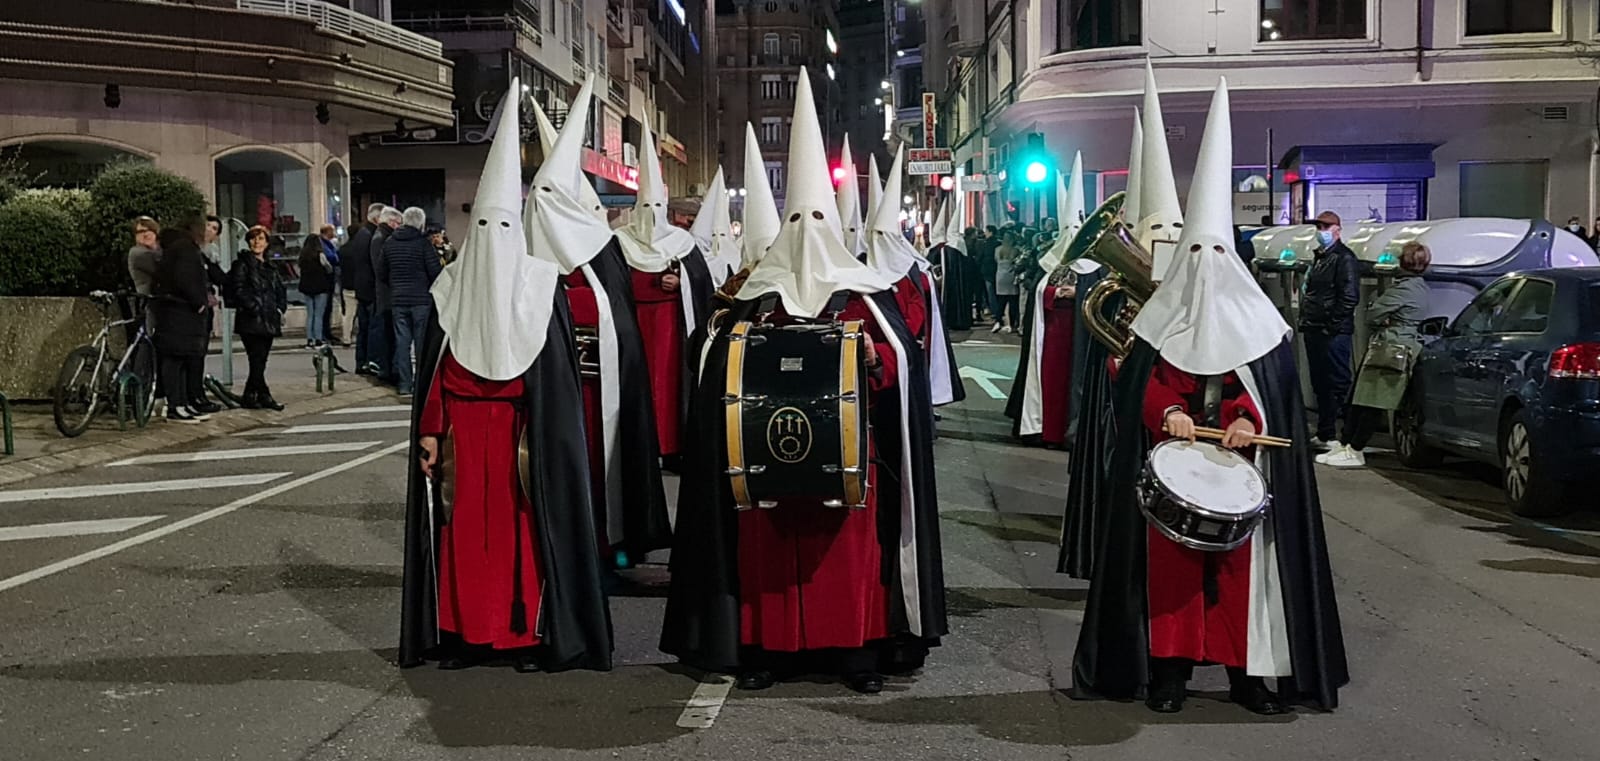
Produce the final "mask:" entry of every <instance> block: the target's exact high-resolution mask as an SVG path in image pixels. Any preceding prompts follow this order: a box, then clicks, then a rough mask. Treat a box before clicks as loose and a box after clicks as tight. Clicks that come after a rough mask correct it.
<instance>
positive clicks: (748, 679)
mask: <svg viewBox="0 0 1600 761" xmlns="http://www.w3.org/2000/svg"><path fill="white" fill-rule="evenodd" d="M777 683H778V679H777V677H774V676H773V675H772V672H771V671H745V672H742V673H740V674H739V679H738V680H737V681H735V682H734V683H733V686H735V687H738V688H739V689H741V690H748V691H751V692H754V691H756V690H765V689H767V688H768V687H771V686H772V685H774V684H777Z"/></svg>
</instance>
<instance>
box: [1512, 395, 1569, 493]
mask: <svg viewBox="0 0 1600 761" xmlns="http://www.w3.org/2000/svg"><path fill="white" fill-rule="evenodd" d="M1500 457H1501V468H1500V471H1501V475H1500V483H1501V486H1502V487H1504V488H1505V491H1506V504H1508V505H1509V506H1510V507H1511V512H1512V513H1513V514H1515V515H1520V516H1522V517H1524V518H1547V517H1550V516H1555V515H1560V514H1562V513H1564V512H1566V504H1565V502H1564V500H1562V498H1561V492H1562V487H1561V484H1560V483H1555V482H1552V481H1551V480H1550V479H1549V478H1547V477H1545V475H1544V472H1543V470H1542V469H1540V468H1539V466H1538V461H1537V460H1536V459H1535V458H1534V454H1533V439H1532V438H1531V437H1530V436H1529V435H1528V424H1527V420H1526V418H1525V417H1524V416H1523V413H1522V411H1521V410H1518V411H1516V412H1515V413H1513V414H1512V415H1511V419H1510V420H1508V421H1506V424H1505V427H1504V429H1503V430H1502V431H1501V432H1500Z"/></svg>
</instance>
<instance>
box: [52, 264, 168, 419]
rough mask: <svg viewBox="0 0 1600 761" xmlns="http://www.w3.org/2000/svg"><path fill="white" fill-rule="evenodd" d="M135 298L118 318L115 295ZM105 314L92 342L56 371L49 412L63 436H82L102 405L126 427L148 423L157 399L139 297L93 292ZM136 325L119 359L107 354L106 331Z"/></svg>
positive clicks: (151, 352) (153, 355)
mask: <svg viewBox="0 0 1600 761" xmlns="http://www.w3.org/2000/svg"><path fill="white" fill-rule="evenodd" d="M126 297H133V298H134V299H135V305H134V310H133V311H134V313H135V314H134V316H133V317H130V318H127V319H118V318H116V317H114V316H113V315H112V308H113V307H115V306H116V305H117V304H118V302H119V299H122V298H126ZM89 298H91V299H94V301H95V303H96V304H97V305H99V306H100V309H101V311H102V312H103V313H104V314H105V321H104V324H103V325H101V327H100V332H99V333H98V334H96V335H95V338H94V342H93V343H91V344H88V345H85V346H79V347H77V348H76V349H73V350H72V351H70V352H68V353H67V358H66V360H65V361H63V362H62V363H61V371H60V372H59V373H57V375H56V387H55V399H54V405H53V406H54V412H55V420H56V430H58V431H60V432H61V435H63V436H66V437H67V438H75V437H78V436H81V435H83V432H84V431H87V430H89V426H90V425H91V424H92V423H94V419H95V416H96V415H99V414H100V412H101V410H102V409H104V408H106V407H108V406H114V407H115V408H116V412H117V425H118V427H119V428H122V429H123V430H126V429H127V425H128V423H129V422H130V421H131V422H133V423H134V424H135V425H137V426H138V427H140V428H143V427H145V426H146V425H148V424H149V422H150V414H151V411H152V410H154V409H155V401H156V351H155V344H153V343H151V341H150V333H149V331H148V330H147V329H146V328H145V320H144V297H142V296H137V295H135V294H129V293H125V292H119V293H111V292H108V291H93V292H91V293H90V294H89ZM133 324H137V325H138V326H139V327H138V330H137V331H136V332H135V335H134V338H133V340H132V341H130V342H129V343H128V348H127V350H126V351H124V352H123V353H122V356H121V358H120V359H119V360H116V361H115V362H114V361H113V357H111V356H110V350H111V346H110V343H111V331H112V329H113V328H122V327H125V326H127V325H133Z"/></svg>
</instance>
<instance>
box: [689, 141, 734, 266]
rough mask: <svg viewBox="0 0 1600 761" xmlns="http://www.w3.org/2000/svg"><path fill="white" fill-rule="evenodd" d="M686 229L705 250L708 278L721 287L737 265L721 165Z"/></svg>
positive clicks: (726, 186) (703, 250) (726, 191)
mask: <svg viewBox="0 0 1600 761" xmlns="http://www.w3.org/2000/svg"><path fill="white" fill-rule="evenodd" d="M689 232H690V234H692V235H693V236H694V238H695V245H697V246H700V250H701V251H702V252H703V253H704V254H705V257H706V267H708V268H709V269H710V270H711V279H712V280H714V281H716V285H717V286H718V287H719V288H720V287H721V286H722V283H723V281H724V280H726V279H727V276H728V274H729V273H730V272H733V271H735V270H738V269H739V259H740V255H739V244H738V243H737V242H736V241H734V239H733V213H732V211H731V210H730V209H729V208H728V182H727V180H726V179H725V178H724V177H723V174H722V167H720V166H719V167H717V174H716V176H715V177H713V178H711V186H710V188H708V189H707V190H706V197H705V200H704V201H703V202H701V204H700V216H698V217H695V219H694V228H693V229H691V230H690V231H689ZM702 236H703V237H702Z"/></svg>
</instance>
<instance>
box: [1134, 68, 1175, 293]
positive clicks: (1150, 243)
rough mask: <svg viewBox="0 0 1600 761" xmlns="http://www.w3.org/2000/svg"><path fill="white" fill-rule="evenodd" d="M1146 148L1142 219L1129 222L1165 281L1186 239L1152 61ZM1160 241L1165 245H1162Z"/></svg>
mask: <svg viewBox="0 0 1600 761" xmlns="http://www.w3.org/2000/svg"><path fill="white" fill-rule="evenodd" d="M1143 132H1144V138H1143V140H1142V141H1141V142H1142V143H1143V146H1144V150H1143V152H1142V153H1143V158H1142V159H1141V163H1140V166H1139V169H1140V178H1139V208H1138V212H1139V218H1138V220H1131V219H1130V220H1128V222H1129V223H1130V224H1133V226H1134V236H1135V237H1136V238H1137V239H1138V241H1139V244H1140V245H1141V246H1144V249H1145V250H1146V251H1149V252H1150V254H1151V256H1152V257H1153V259H1154V266H1153V267H1152V268H1151V275H1152V277H1154V278H1155V280H1156V281H1157V282H1160V281H1162V280H1164V279H1165V276H1166V271H1167V268H1168V267H1170V266H1171V265H1172V260H1173V258H1174V257H1173V254H1174V252H1175V251H1177V249H1176V248H1175V247H1174V246H1173V245H1172V241H1176V240H1178V239H1179V238H1181V237H1183V207H1182V206H1181V205H1180V204H1179V203H1178V181H1177V180H1176V179H1174V178H1173V174H1172V152H1171V151H1170V150H1169V149H1168V147H1167V123H1166V120H1165V119H1164V118H1162V116H1161V93H1160V92H1158V91H1157V90H1156V73H1155V70H1154V69H1153V68H1151V66H1150V62H1149V61H1148V60H1146V61H1145V65H1144V128H1143ZM1157 241H1165V242H1164V243H1158V242H1157Z"/></svg>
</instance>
